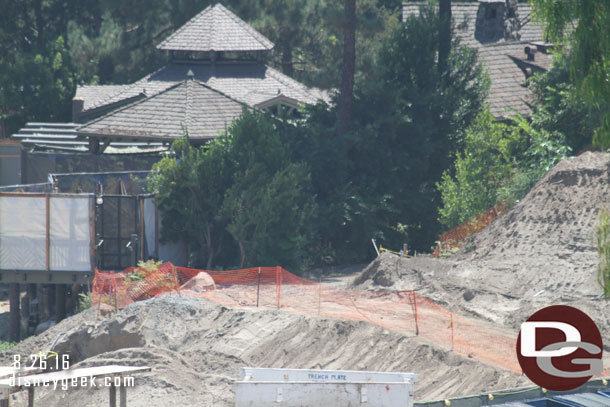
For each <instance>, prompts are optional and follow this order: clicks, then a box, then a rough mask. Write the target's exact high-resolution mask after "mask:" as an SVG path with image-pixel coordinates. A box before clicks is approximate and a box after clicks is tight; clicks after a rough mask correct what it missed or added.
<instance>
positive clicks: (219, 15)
mask: <svg viewBox="0 0 610 407" xmlns="http://www.w3.org/2000/svg"><path fill="white" fill-rule="evenodd" d="M273 46H274V45H273V43H272V42H271V41H269V40H268V39H267V38H266V37H265V36H264V35H262V34H261V33H259V32H258V31H256V30H255V29H254V28H252V27H250V26H249V25H248V24H247V23H246V22H245V21H243V20H242V19H241V18H239V17H237V16H236V15H235V14H233V13H232V12H231V11H229V10H228V9H227V8H226V7H224V6H223V5H222V4H215V5H211V6H208V7H207V8H206V9H205V10H203V11H202V12H201V13H199V14H197V15H196V16H195V17H193V18H192V19H191V20H189V21H188V22H187V23H186V24H184V25H183V26H182V27H181V28H179V29H178V30H177V31H176V32H175V33H173V34H172V35H170V36H169V37H168V38H167V39H165V40H164V41H163V42H161V43H160V44H159V45H157V48H158V49H161V50H167V51H268V50H271V49H272V48H273Z"/></svg>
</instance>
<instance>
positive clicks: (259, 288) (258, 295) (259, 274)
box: [256, 267, 261, 308]
mask: <svg viewBox="0 0 610 407" xmlns="http://www.w3.org/2000/svg"><path fill="white" fill-rule="evenodd" d="M260 292H261V268H260V267H259V268H258V282H257V284H256V308H258V299H259V297H260Z"/></svg>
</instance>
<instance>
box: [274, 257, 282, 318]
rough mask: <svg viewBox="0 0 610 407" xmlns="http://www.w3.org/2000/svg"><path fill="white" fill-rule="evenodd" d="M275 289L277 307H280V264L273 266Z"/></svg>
mask: <svg viewBox="0 0 610 407" xmlns="http://www.w3.org/2000/svg"><path fill="white" fill-rule="evenodd" d="M275 289H276V291H277V307H278V308H281V307H282V302H281V297H282V268H281V267H280V266H276V267H275Z"/></svg>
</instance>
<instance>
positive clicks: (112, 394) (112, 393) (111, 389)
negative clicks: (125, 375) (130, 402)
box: [108, 380, 116, 407]
mask: <svg viewBox="0 0 610 407" xmlns="http://www.w3.org/2000/svg"><path fill="white" fill-rule="evenodd" d="M108 392H109V394H108V401H109V404H108V405H109V406H110V407H116V386H115V385H114V380H113V381H112V384H111V385H110V387H108Z"/></svg>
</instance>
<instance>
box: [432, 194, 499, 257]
mask: <svg viewBox="0 0 610 407" xmlns="http://www.w3.org/2000/svg"><path fill="white" fill-rule="evenodd" d="M507 208H508V205H507V204H506V203H499V204H497V205H494V206H492V207H491V208H489V209H487V210H485V211H483V212H481V213H479V214H478V215H476V216H473V217H472V218H470V219H468V220H467V221H466V222H464V223H462V224H461V225H459V226H457V227H455V228H453V229H451V230H450V231H448V232H446V233H444V234H443V235H442V236H441V237H440V239H439V241H438V244H437V246H436V249H435V250H434V252H433V253H432V256H433V257H440V256H441V255H442V254H443V253H446V252H448V251H451V249H453V248H460V247H462V246H463V245H464V243H466V239H468V238H469V237H470V236H472V235H474V234H475V233H478V232H480V231H481V230H483V229H485V228H486V227H487V225H489V224H490V223H491V221H493V220H494V219H495V218H497V217H498V216H500V215H502V214H503V213H504V212H505V211H506V209H507Z"/></svg>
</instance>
